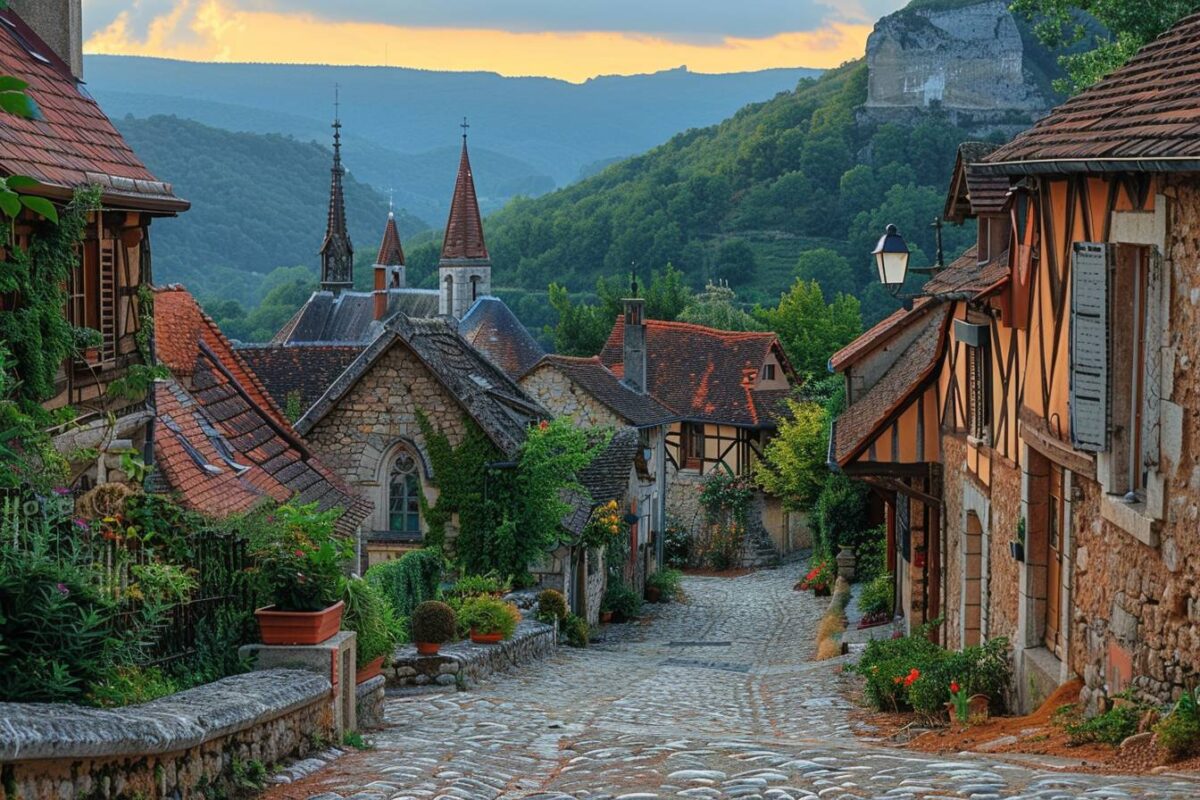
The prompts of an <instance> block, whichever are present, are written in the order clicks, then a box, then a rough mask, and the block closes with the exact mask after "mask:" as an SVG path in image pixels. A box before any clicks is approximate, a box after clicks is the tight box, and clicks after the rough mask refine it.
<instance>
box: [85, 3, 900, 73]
mask: <svg viewBox="0 0 1200 800" xmlns="http://www.w3.org/2000/svg"><path fill="white" fill-rule="evenodd" d="M905 2H906V0H733V1H732V2H731V0H83V14H84V51H85V52H87V53H114V54H125V55H144V56H159V57H164V58H180V59H186V60H191V61H258V62H282V63H321V64H366V65H386V66H404V67H417V68H422V69H436V70H487V71H491V72H498V73H500V74H502V75H544V76H549V77H555V78H562V79H564V80H569V81H576V82H578V81H583V80H586V79H588V78H591V77H594V76H596V75H612V74H624V75H628V74H637V73H646V72H655V71H658V70H662V69H672V68H675V67H678V66H680V65H686V66H687V67H688V68H689V69H691V70H692V71H694V72H742V71H747V70H757V69H768V68H771V67H832V66H837V65H838V64H841V63H842V62H844V61H847V60H849V59H852V58H856V57H858V56H860V55H862V53H863V48H864V46H865V43H866V38H867V34H869V33H870V32H871V26H872V25H873V24H874V21H875V20H876V19H878V18H879V17H880V16H882V15H883V14H887V13H889V12H891V11H894V10H896V9H897V8H899V7H901V6H903V5H904V4H905Z"/></svg>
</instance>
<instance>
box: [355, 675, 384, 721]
mask: <svg viewBox="0 0 1200 800" xmlns="http://www.w3.org/2000/svg"><path fill="white" fill-rule="evenodd" d="M386 689H387V679H386V678H384V677H383V676H382V675H376V676H375V677H374V678H371V679H370V680H366V681H363V682H362V683H360V684H358V685H357V686H355V687H354V697H355V703H356V709H355V711H356V713H355V719H356V721H357V722H358V727H359V730H362V729H364V728H378V727H380V726H381V725H383V701H384V700H385V699H386V694H385V692H386Z"/></svg>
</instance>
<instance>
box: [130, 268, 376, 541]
mask: <svg viewBox="0 0 1200 800" xmlns="http://www.w3.org/2000/svg"><path fill="white" fill-rule="evenodd" d="M154 299H155V303H154V306H155V314H154V338H155V341H156V342H157V345H158V347H157V354H158V360H159V363H161V364H162V365H164V366H165V367H167V368H168V369H169V370H170V371H171V377H170V378H168V379H165V380H158V381H155V384H154V394H153V398H154V412H155V418H154V423H155V424H154V455H155V465H156V470H155V471H154V473H152V476H151V478H152V482H153V484H154V486H153V488H154V489H155V490H156V491H159V492H163V493H168V494H171V495H173V496H174V497H175V498H176V499H177V500H178V502H179V503H180V504H181V505H183V506H184V507H185V508H190V509H192V510H194V511H200V512H203V513H205V514H207V515H209V516H211V517H215V518H218V519H219V518H222V517H226V516H229V515H230V514H237V513H241V512H245V511H248V510H250V509H252V508H254V507H256V506H258V505H260V504H262V503H269V502H276V503H283V502H287V501H288V500H291V499H293V498H294V499H296V500H297V501H298V502H301V503H316V504H317V507H318V509H320V510H322V511H325V510H329V509H341V513H340V515H339V517H338V519H337V522H336V523H335V529H336V530H337V531H338V532H339V533H341V534H343V535H345V536H355V537H357V534H358V529H359V526H360V525H361V524H362V522H363V520H364V519H365V518H366V517H367V516H368V515H369V514H370V512H371V503H370V501H369V500H367V499H365V498H363V497H360V496H359V495H357V494H356V493H355V492H354V491H353V490H352V489H351V488H350V487H349V486H348V485H347V484H346V483H345V482H344V481H343V480H342V479H341V478H340V477H339V476H338V475H337V474H335V473H334V472H333V471H332V470H331V469H329V468H328V467H327V466H325V465H324V464H323V463H322V462H321V460H320V459H318V458H317V457H316V456H315V455H314V454H313V452H312V448H311V447H310V446H309V445H308V444H307V443H306V442H305V441H304V440H303V439H301V438H300V436H299V435H298V434H297V433H296V431H295V430H294V429H293V428H292V425H291V423H290V422H289V421H288V420H287V419H286V418H285V417H284V414H283V412H282V410H281V409H280V408H279V406H278V405H276V403H275V402H274V401H273V400H272V399H271V397H270V395H269V394H268V393H267V391H266V389H265V387H264V386H263V384H262V382H261V381H260V380H259V379H258V377H257V376H256V375H255V374H254V372H253V371H252V370H251V369H250V368H249V367H248V366H247V365H246V363H245V362H244V361H243V360H242V359H241V358H240V357H239V356H238V354H237V352H236V351H235V350H234V349H233V347H232V345H231V344H230V343H229V340H228V339H226V338H225V336H224V335H223V334H222V333H221V330H220V329H219V328H218V327H217V324H216V323H215V322H214V321H213V320H212V319H211V318H210V317H209V316H208V315H206V314H205V313H204V312H203V311H201V310H200V305H199V303H197V302H196V300H195V298H194V297H192V296H191V295H190V294H188V292H187V291H186V290H184V289H183V288H182V287H179V286H168V287H166V288H162V289H157V290H156V291H155V295H154Z"/></svg>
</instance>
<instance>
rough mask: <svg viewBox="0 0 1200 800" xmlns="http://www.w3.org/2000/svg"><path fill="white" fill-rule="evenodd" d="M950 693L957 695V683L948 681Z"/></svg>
mask: <svg viewBox="0 0 1200 800" xmlns="http://www.w3.org/2000/svg"><path fill="white" fill-rule="evenodd" d="M950 692H951V693H952V694H958V681H950Z"/></svg>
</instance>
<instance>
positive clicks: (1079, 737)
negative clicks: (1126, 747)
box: [1058, 692, 1151, 747]
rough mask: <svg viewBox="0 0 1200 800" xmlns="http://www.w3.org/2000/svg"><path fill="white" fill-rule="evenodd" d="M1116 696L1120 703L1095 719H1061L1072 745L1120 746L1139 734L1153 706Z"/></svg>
mask: <svg viewBox="0 0 1200 800" xmlns="http://www.w3.org/2000/svg"><path fill="white" fill-rule="evenodd" d="M1116 697H1117V700H1118V702H1117V703H1116V704H1114V705H1113V707H1112V708H1110V709H1109V710H1108V711H1105V712H1104V713H1102V714H1097V715H1096V716H1094V717H1092V718H1091V719H1081V718H1080V717H1079V716H1078V715H1077V714H1076V715H1061V716H1059V717H1058V721H1059V722H1060V723H1061V724H1062V727H1063V730H1064V731H1066V733H1067V737H1068V739H1069V741H1070V743H1071V744H1076V745H1078V744H1091V743H1092V742H1100V743H1101V744H1109V745H1112V746H1113V747H1116V746H1117V745H1119V744H1120V743H1121V742H1123V741H1125V740H1126V739H1128V738H1129V737H1130V736H1133V735H1134V734H1135V733H1137V732H1138V724H1139V723H1140V722H1141V720H1142V717H1143V716H1145V714H1146V712H1147V711H1149V710H1150V708H1151V706H1148V705H1146V704H1144V703H1141V702H1137V701H1135V700H1133V697H1132V695H1130V694H1128V693H1126V692H1122V693H1121V694H1118V695H1116Z"/></svg>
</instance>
